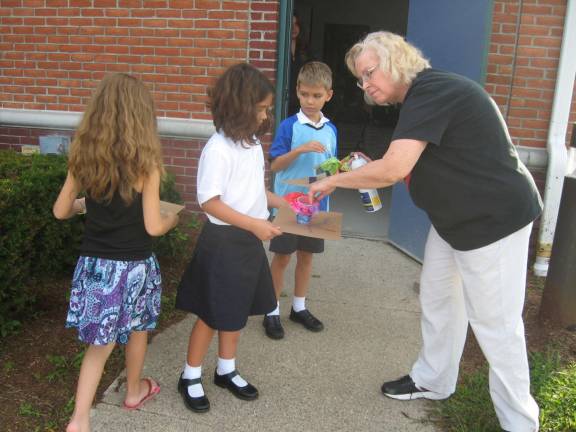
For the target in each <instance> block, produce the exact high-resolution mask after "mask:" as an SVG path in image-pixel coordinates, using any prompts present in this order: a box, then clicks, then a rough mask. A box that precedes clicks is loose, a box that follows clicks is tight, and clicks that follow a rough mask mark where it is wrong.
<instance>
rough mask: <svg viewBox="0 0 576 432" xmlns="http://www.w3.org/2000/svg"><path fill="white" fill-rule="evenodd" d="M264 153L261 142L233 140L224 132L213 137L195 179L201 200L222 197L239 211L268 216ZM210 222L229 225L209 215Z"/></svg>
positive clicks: (202, 156) (264, 217)
mask: <svg viewBox="0 0 576 432" xmlns="http://www.w3.org/2000/svg"><path fill="white" fill-rule="evenodd" d="M264 170H265V164H264V153H263V151H262V146H261V145H260V143H258V145H250V146H248V145H244V146H242V145H241V144H240V143H237V142H235V141H232V140H231V139H230V138H228V137H226V135H224V134H223V133H222V132H216V133H215V134H214V135H212V136H211V137H210V139H209V140H208V142H207V143H206V145H205V146H204V148H203V149H202V154H201V155H200V162H199V165H198V176H197V181H196V189H197V197H198V203H199V204H200V205H202V204H203V203H205V202H206V201H208V200H209V199H210V198H213V197H215V196H218V195H219V196H220V200H221V201H222V202H223V203H225V204H226V205H228V206H229V207H231V208H233V209H234V210H236V211H237V212H240V213H243V214H245V215H248V216H252V217H254V218H257V219H268V216H269V214H270V213H269V212H268V201H267V198H266V188H265V184H264ZM206 215H207V216H208V219H209V220H210V222H212V223H215V224H218V225H229V224H227V223H226V222H223V221H221V220H220V219H217V218H215V217H214V216H212V215H209V214H206Z"/></svg>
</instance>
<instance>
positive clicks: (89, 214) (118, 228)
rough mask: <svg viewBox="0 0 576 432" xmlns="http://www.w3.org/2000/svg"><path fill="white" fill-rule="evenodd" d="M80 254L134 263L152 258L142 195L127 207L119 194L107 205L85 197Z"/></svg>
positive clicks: (136, 196) (138, 194) (136, 197)
mask: <svg viewBox="0 0 576 432" xmlns="http://www.w3.org/2000/svg"><path fill="white" fill-rule="evenodd" d="M80 255H82V256H90V257H97V258H106V259H112V260H116V261H137V260H143V259H146V258H149V257H150V255H152V238H151V237H150V235H149V234H148V233H147V232H146V228H145V227H144V211H143V209H142V194H141V193H137V194H135V196H134V200H133V201H132V203H131V204H130V205H128V206H126V204H125V203H124V201H123V200H122V197H121V196H120V194H119V193H118V192H116V193H115V194H114V197H113V198H112V200H111V201H110V203H109V204H106V203H105V202H103V203H100V202H97V201H95V200H93V199H91V198H90V197H88V196H87V197H86V226H85V230H84V239H83V241H82V245H81V246H80Z"/></svg>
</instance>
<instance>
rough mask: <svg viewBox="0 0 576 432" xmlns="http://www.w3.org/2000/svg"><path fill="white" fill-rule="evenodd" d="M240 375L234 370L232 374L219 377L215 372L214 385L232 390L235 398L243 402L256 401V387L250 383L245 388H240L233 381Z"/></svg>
mask: <svg viewBox="0 0 576 432" xmlns="http://www.w3.org/2000/svg"><path fill="white" fill-rule="evenodd" d="M236 375H238V371H236V370H233V371H232V372H230V373H227V374H225V375H218V373H217V372H216V371H214V384H216V385H217V386H218V387H222V388H227V389H228V390H230V393H232V394H233V395H234V396H236V397H237V398H239V399H242V400H247V401H249V400H254V399H257V398H258V389H257V388H256V387H254V386H253V385H252V384H250V383H248V384H246V385H245V386H244V387H239V386H237V385H236V384H234V382H233V381H232V378H234V377H235V376H236Z"/></svg>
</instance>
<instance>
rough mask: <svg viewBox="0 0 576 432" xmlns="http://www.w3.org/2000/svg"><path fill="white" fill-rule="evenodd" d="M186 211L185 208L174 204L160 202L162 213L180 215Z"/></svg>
mask: <svg viewBox="0 0 576 432" xmlns="http://www.w3.org/2000/svg"><path fill="white" fill-rule="evenodd" d="M182 210H184V206H183V205H180V204H174V203H171V202H168V201H160V213H175V214H178V213H180V212H181V211H182Z"/></svg>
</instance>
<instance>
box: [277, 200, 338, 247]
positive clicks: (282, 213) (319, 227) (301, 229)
mask: <svg viewBox="0 0 576 432" xmlns="http://www.w3.org/2000/svg"><path fill="white" fill-rule="evenodd" d="M273 224H274V225H277V226H279V227H280V229H281V230H282V231H283V232H286V233H291V234H299V235H303V236H307V237H315V238H322V239H325V240H340V239H341V238H342V213H337V212H319V213H316V214H315V215H314V216H312V220H311V221H310V223H309V224H307V225H303V224H299V223H297V222H296V213H294V212H293V211H292V210H291V209H290V208H288V207H282V208H280V209H279V210H278V213H277V214H276V218H275V219H274V221H273Z"/></svg>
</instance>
